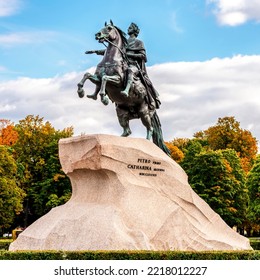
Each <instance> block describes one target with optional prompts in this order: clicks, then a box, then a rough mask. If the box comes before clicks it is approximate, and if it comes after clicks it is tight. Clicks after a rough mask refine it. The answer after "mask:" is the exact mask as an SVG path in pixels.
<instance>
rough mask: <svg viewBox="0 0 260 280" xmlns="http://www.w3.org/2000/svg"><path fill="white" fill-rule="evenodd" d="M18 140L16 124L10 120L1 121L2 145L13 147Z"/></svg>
mask: <svg viewBox="0 0 260 280" xmlns="http://www.w3.org/2000/svg"><path fill="white" fill-rule="evenodd" d="M17 138H18V133H17V132H16V131H15V129H14V124H13V123H11V122H10V121H9V120H5V119H0V145H7V146H12V145H13V144H15V142H16V141H17Z"/></svg>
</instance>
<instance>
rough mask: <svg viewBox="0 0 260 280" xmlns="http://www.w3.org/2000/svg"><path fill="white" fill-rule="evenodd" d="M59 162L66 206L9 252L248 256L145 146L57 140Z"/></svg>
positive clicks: (106, 138)
mask: <svg viewBox="0 0 260 280" xmlns="http://www.w3.org/2000/svg"><path fill="white" fill-rule="evenodd" d="M59 157H60V161H61V164H62V168H63V170H64V172H65V173H66V174H67V175H68V176H69V178H70V180H71V184H72V197H71V199H70V200H69V201H68V202H67V203H66V204H64V205H62V206H59V207H56V208H53V209H52V210H51V211H50V212H49V213H47V214H46V215H44V216H43V217H41V218H40V219H38V220H37V221H36V222H35V223H33V224H32V225H31V226H29V227H28V228H27V229H26V230H25V231H24V232H23V233H21V234H20V235H19V237H18V239H17V240H16V241H14V242H13V243H12V244H11V245H10V250H122V249H127V250H195V251H200V250H237V249H238V250H239V249H245V250H248V249H251V247H250V246H249V242H248V239H246V238H245V237H242V236H240V235H239V234H238V233H236V232H235V231H234V230H232V229H231V228H230V227H229V226H227V224H226V223H225V222H224V221H223V220H222V219H221V218H220V216H219V215H218V214H216V213H215V212H214V211H213V210H212V209H211V208H210V207H209V205H208V204H207V203H206V202H204V201H203V200H202V199H201V198H200V197H199V196H198V195H197V194H196V193H195V192H194V191H193V190H192V188H191V187H190V186H189V184H188V181H187V175H186V174H185V172H184V171H183V169H182V168H181V167H180V166H179V165H178V164H177V163H176V162H174V161H173V160H172V159H171V158H170V157H168V156H167V155H166V154H164V153H163V152H162V151H161V150H160V149H159V148H158V147H157V146H155V145H154V144H153V143H152V142H150V141H148V140H146V139H136V138H122V137H117V136H111V135H85V136H78V137H73V138H68V139H62V140H61V141H60V142H59Z"/></svg>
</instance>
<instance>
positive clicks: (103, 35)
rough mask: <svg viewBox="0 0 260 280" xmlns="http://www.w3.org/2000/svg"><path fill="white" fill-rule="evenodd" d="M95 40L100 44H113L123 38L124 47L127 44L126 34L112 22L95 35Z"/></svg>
mask: <svg viewBox="0 0 260 280" xmlns="http://www.w3.org/2000/svg"><path fill="white" fill-rule="evenodd" d="M95 38H96V40H98V42H99V43H103V42H104V41H107V42H113V41H115V40H116V39H117V38H118V39H119V38H121V39H122V41H123V44H124V45H125V44H126V43H127V40H126V37H125V33H124V32H123V31H121V30H120V29H119V28H118V27H116V26H114V24H113V22H112V20H110V23H109V24H107V23H105V27H103V28H102V29H101V30H100V31H99V32H97V33H96V34H95Z"/></svg>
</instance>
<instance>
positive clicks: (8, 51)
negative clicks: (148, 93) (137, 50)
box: [0, 0, 260, 79]
mask: <svg viewBox="0 0 260 280" xmlns="http://www.w3.org/2000/svg"><path fill="white" fill-rule="evenodd" d="M1 2H2V3H10V5H9V6H10V12H9V13H6V15H5V16H2V17H0V49H1V52H0V66H1V68H2V71H1V72H2V73H1V74H2V75H1V76H2V77H1V79H10V78H16V77H19V76H29V77H51V76H53V75H56V74H62V73H66V72H69V71H75V70H81V69H82V70H83V69H86V68H88V67H91V66H93V65H95V64H96V63H97V61H98V58H97V57H95V56H92V57H91V56H86V55H84V51H85V50H87V49H92V48H99V47H102V46H99V44H98V43H97V42H96V41H95V39H94V34H95V33H96V32H97V31H98V30H99V29H100V28H101V27H102V26H103V24H104V22H105V21H107V20H109V19H110V18H111V19H112V20H113V21H114V23H115V24H116V25H118V26H119V27H121V28H122V29H123V30H127V27H128V25H129V24H130V23H131V22H132V21H133V22H136V23H137V24H138V25H139V27H140V29H141V33H140V39H142V40H143V41H144V43H145V46H146V49H147V55H148V64H147V65H148V66H149V65H154V64H158V63H164V62H176V61H204V60H208V59H211V58H213V57H230V56H233V55H236V54H241V55H252V54H259V46H260V37H259V36H256V34H259V33H260V24H258V23H257V22H256V21H254V20H249V21H248V22H246V23H244V24H240V25H236V26H232V25H228V24H225V25H224V24H220V23H219V22H218V19H217V17H216V14H214V13H215V11H216V9H217V5H216V2H215V3H214V2H212V3H210V2H209V1H205V0H193V1H190V0H155V1H149V0H142V1H140V0H132V1H122V0H110V1H102V0H100V1H86V0H75V1H72V0H44V1H41V0H9V1H6V0H1V1H0V3H1ZM229 2H232V0H230V1H229ZM233 2H234V1H233ZM12 4H13V6H12ZM3 5H4V4H2V6H3ZM0 7H1V6H0ZM3 69H6V71H3Z"/></svg>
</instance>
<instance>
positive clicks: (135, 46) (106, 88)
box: [78, 21, 170, 155]
mask: <svg viewBox="0 0 260 280" xmlns="http://www.w3.org/2000/svg"><path fill="white" fill-rule="evenodd" d="M138 34H139V28H138V26H137V25H136V24H134V23H132V24H131V25H130V26H129V28H128V35H129V38H128V39H126V34H125V33H124V32H123V31H122V30H121V29H119V28H118V27H116V26H115V25H114V24H113V22H112V21H110V23H109V24H107V23H105V27H104V28H102V29H101V30H100V31H99V32H98V33H96V35H95V37H96V40H98V41H99V42H100V43H103V44H105V42H106V43H107V46H106V45H105V46H106V49H105V50H95V51H87V52H86V54H91V53H96V54H99V55H103V59H102V60H101V62H100V63H99V64H98V65H97V68H96V71H95V73H94V75H92V74H90V73H85V74H84V76H83V78H82V80H81V81H80V82H79V83H78V95H79V97H81V98H82V97H83V96H84V89H83V86H84V83H85V81H86V80H88V79H89V80H90V81H91V82H93V83H94V84H95V85H96V89H95V92H94V93H93V94H91V95H87V97H89V98H92V99H94V100H96V99H97V97H98V95H99V96H100V97H101V102H102V103H103V104H104V105H107V104H108V103H109V99H110V100H111V101H112V102H114V103H115V105H116V112H117V117H118V120H119V124H120V125H121V127H122V128H123V134H122V135H121V136H124V137H127V136H129V135H130V134H131V129H130V126H129V121H130V120H132V119H136V118H140V119H141V121H142V123H143V125H144V126H145V127H146V129H147V135H146V139H148V140H150V139H151V138H152V139H153V142H154V143H155V144H156V145H157V146H158V147H160V148H161V149H162V150H163V151H164V152H165V153H166V154H168V155H170V151H169V149H168V148H167V147H166V145H165V143H164V141H163V136H162V130H161V123H160V120H159V117H158V115H157V113H156V109H159V106H160V100H159V98H158V93H157V91H156V90H155V88H154V87H153V85H152V82H151V81H150V79H149V77H148V75H147V72H146V69H145V62H146V61H147V59H146V52H145V48H144V45H143V42H142V41H141V40H139V39H137V36H138Z"/></svg>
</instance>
